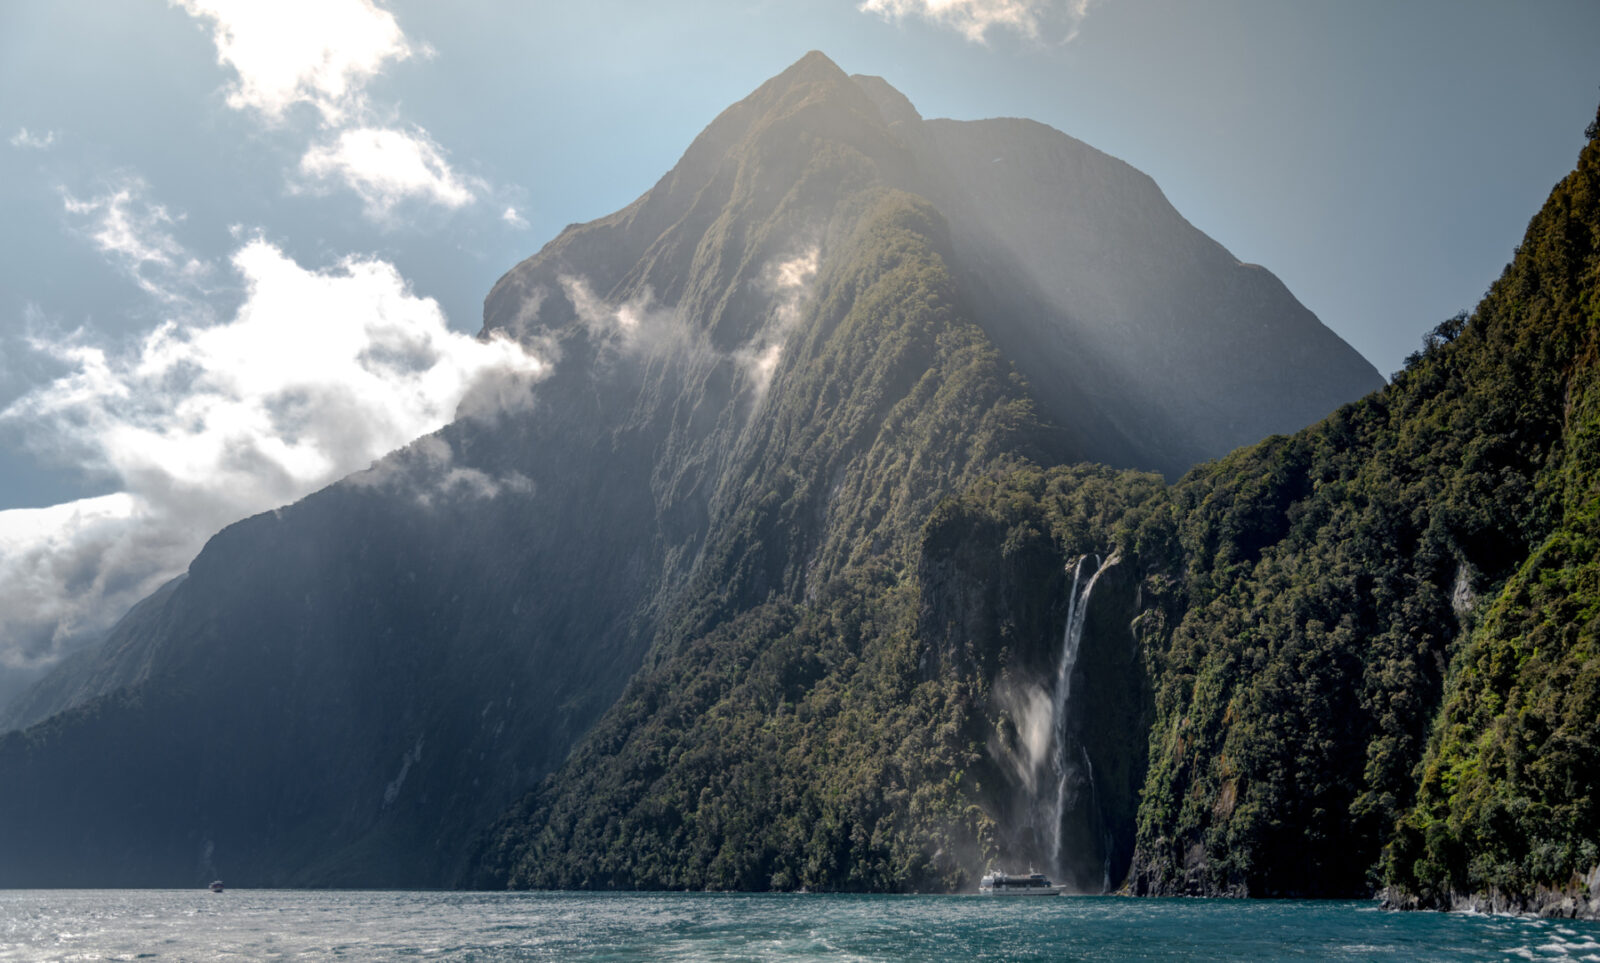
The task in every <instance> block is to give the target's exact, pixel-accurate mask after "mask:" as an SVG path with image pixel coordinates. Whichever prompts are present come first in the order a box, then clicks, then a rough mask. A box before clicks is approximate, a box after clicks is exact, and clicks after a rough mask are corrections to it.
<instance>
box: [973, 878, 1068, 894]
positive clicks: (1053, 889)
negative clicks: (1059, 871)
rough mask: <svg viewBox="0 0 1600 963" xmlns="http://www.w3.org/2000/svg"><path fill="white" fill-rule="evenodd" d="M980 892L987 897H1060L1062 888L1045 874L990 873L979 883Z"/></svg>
mask: <svg viewBox="0 0 1600 963" xmlns="http://www.w3.org/2000/svg"><path fill="white" fill-rule="evenodd" d="M978 892H980V893H982V894H984V895H985V896H1060V895H1061V887H1059V886H1057V885H1056V884H1055V883H1052V882H1051V881H1050V877H1048V876H1046V875H1045V874H1043V873H1029V874H1028V875H1026V876H1021V875H1017V876H1013V875H1011V874H1010V873H990V874H989V875H987V876H985V877H984V878H983V879H981V880H979V881H978Z"/></svg>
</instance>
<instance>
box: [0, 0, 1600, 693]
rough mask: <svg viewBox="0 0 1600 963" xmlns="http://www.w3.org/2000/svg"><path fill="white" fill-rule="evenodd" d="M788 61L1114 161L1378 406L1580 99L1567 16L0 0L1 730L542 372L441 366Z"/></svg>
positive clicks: (1542, 188)
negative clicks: (571, 236)
mask: <svg viewBox="0 0 1600 963" xmlns="http://www.w3.org/2000/svg"><path fill="white" fill-rule="evenodd" d="M811 49H819V50H822V51H823V52H824V53H826V54H828V55H829V56H830V57H832V58H833V59H834V61H835V62H837V63H838V64H839V65H840V66H841V67H843V68H844V69H845V70H846V71H849V72H851V73H866V74H877V75H880V76H883V77H885V78H886V79H887V80H888V81H889V82H890V83H891V84H893V85H895V86H896V87H897V88H898V89H899V90H900V91H901V92H903V93H904V94H906V95H907V96H908V97H909V98H910V99H911V101H912V102H913V103H914V104H915V105H916V106H917V108H918V109H919V111H920V112H921V113H922V114H923V116H925V117H954V118H959V119H975V118H982V117H994V116H1022V117H1030V118H1033V119H1035V120H1039V121H1042V122H1044V123H1047V124H1049V125H1051V126H1053V127H1056V128H1058V129H1060V130H1062V131H1065V132H1066V133H1068V134H1071V135H1072V136H1074V137H1077V138H1079V139H1080V140H1083V141H1085V142H1087V143H1089V144H1091V145H1093V146H1095V147H1097V148H1099V149H1101V150H1103V151H1106V152H1107V153H1110V154H1112V155H1114V156H1117V157H1120V158H1122V159H1123V160H1125V161H1127V162H1129V163H1130V164H1132V165H1133V166H1135V167H1137V168H1139V169H1140V170H1143V171H1144V172H1146V173H1147V174H1150V175H1151V176H1152V177H1154V178H1155V180H1156V182H1157V183H1158V184H1159V185H1160V186H1161V187H1162V189H1163V190H1164V191H1165V193H1166V195H1167V197H1168V199H1169V200H1171V201H1172V203H1173V204H1174V206H1175V207H1176V208H1177V209H1178V210H1179V211H1180V212H1181V213H1182V214H1183V215H1184V216H1185V217H1187V218H1188V219H1189V220H1190V222H1191V223H1193V224H1195V225H1196V226H1197V227H1199V228H1200V229H1201V230H1202V231H1205V232H1206V233H1208V234H1210V235H1211V236H1212V237H1214V238H1216V239H1217V240H1218V241H1220V242H1221V243H1222V244H1223V245H1224V246H1225V247H1227V248H1228V249H1229V250H1230V251H1232V252H1233V254H1234V255H1235V256H1236V257H1238V258H1239V259H1241V260H1244V261H1249V262H1254V263H1259V264H1262V265H1265V266H1266V267H1267V268H1268V269H1270V270H1272V271H1273V272H1274V273H1276V274H1277V275H1278V276H1279V277H1280V278H1281V279H1282V280H1283V281H1284V282H1285V283H1286V284H1287V285H1288V287H1289V289H1290V290H1291V291H1293V292H1294V293H1295V294H1296V295H1297V296H1298V297H1299V298H1300V299H1301V300H1302V301H1303V302H1304V303H1305V304H1306V305H1307V306H1308V307H1310V308H1311V310H1312V311H1314V312H1316V313H1317V315H1318V316H1319V317H1321V318H1322V320H1323V321H1324V322H1325V323H1326V324H1328V325H1329V326H1330V327H1332V328H1333V329H1334V330H1335V331H1337V332H1338V333H1339V334H1340V335H1342V336H1343V337H1344V338H1345V339H1346V340H1348V341H1349V342H1350V343H1351V344H1352V345H1354V346H1355V348H1356V349H1357V350H1359V351H1361V352H1362V353H1363V354H1364V355H1365V356H1366V357H1367V358H1368V359H1369V360H1371V361H1372V362H1373V364H1374V365H1376V366H1377V368H1378V369H1379V370H1380V371H1381V372H1383V373H1385V374H1388V373H1391V372H1393V371H1395V370H1397V369H1398V368H1400V367H1401V366H1402V364H1403V363H1404V358H1405V356H1406V355H1407V354H1408V353H1409V352H1411V351H1412V350H1414V349H1415V348H1416V347H1417V345H1418V344H1419V342H1420V339H1421V337H1422V335H1423V333H1424V332H1426V331H1427V330H1429V329H1430V328H1432V327H1433V326H1434V325H1436V324H1437V323H1438V322H1439V321H1441V320H1443V319H1445V318H1447V317H1450V316H1451V315H1453V314H1455V313H1456V312H1458V311H1462V310H1470V309H1471V308H1472V307H1473V306H1474V305H1475V304H1476V302H1477V300H1478V299H1479V298H1480V297H1481V295H1482V294H1483V292H1484V290H1485V289H1486V288H1487V286H1488V285H1489V283H1490V282H1491V281H1492V280H1493V279H1494V278H1495V277H1497V276H1498V275H1499V273H1500V271H1501V269H1502V267H1503V266H1504V264H1505V263H1506V261H1507V260H1508V259H1509V258H1510V256H1511V254H1512V252H1513V249H1514V247H1515V245H1516V244H1517V242H1518V241H1519V239H1520V236H1521V234H1522V231H1523V229H1524V228H1525V227H1526V224H1527V221H1528V218H1529V217H1530V216H1531V215H1532V214H1533V213H1534V212H1535V211H1536V210H1537V209H1538V207H1539V205H1540V204H1541V203H1542V201H1543V199H1544V197H1545V195H1546V193H1547V192H1548V191H1549V189H1550V187H1551V185H1552V184H1554V183H1555V181H1557V180H1558V179H1559V178H1560V177H1562V176H1563V175H1564V174H1565V173H1566V172H1567V171H1568V170H1570V169H1571V166H1572V163H1573V161H1574V159H1575V157H1576V154H1577V151H1578V149H1579V148H1580V147H1581V145H1582V143H1583V139H1582V131H1583V129H1584V127H1585V126H1586V125H1587V123H1588V122H1589V120H1591V119H1592V118H1593V117H1594V111H1595V105H1596V103H1597V101H1600V56H1596V55H1595V51H1596V50H1600V3H1594V2H1592V0H1572V2H1529V3H1523V4H1507V3H1504V2H1493V3H1491V2H1479V0H1411V2H1404V3H1393V2H1388V0H1384V2H1368V0H1341V2H1337V3H1335V2H1327V3H1317V4H1312V3H1283V2H1281V0H1249V2H1246V0H1237V2H1230V0H1220V2H1213V3H1206V4H1198V3H1193V2H1191V0H680V2H676V3H643V2H623V0H588V2H585V3H549V2H537V0H533V2H516V3H512V2H490V0H456V2H452V3H449V4H443V3H437V2H434V0H274V2H272V3H261V2H256V3H250V2H244V0H171V2H166V0H127V2H118V3H108V2H104V0H8V2H6V3H4V4H3V5H0V219H3V221H0V222H3V224H4V229H3V232H0V700H3V699H4V698H5V697H6V696H7V694H8V693H9V692H10V691H13V690H14V689H15V688H16V687H17V686H19V685H21V684H22V683H23V682H24V681H26V680H27V679H28V678H31V677H33V676H35V675H37V674H38V673H39V672H40V671H43V670H44V669H45V668H47V667H48V666H49V665H50V664H52V663H53V662H55V661H56V660H57V659H58V658H59V657H60V656H61V655H62V654H63V653H65V652H68V651H70V650H72V649H73V648H74V647H76V646H81V645H83V644H84V643H85V642H86V641H87V640H90V639H92V638H95V637H97V635H98V634H99V633H101V632H103V630H104V629H105V627H106V626H107V625H108V624H110V622H111V621H112V620H114V619H115V618H117V617H119V616H120V615H121V614H122V613H123V612H124V611H126V609H127V608H128V607H129V606H130V605H131V604H132V603H133V602H135V601H137V600H138V599H139V598H141V597H143V596H144V595H145V594H148V593H149V592H150V591H151V590H153V589H154V588H156V587H157V586H159V585H160V584H161V583H162V582H163V581H165V580H166V579H168V578H171V577H173V576H174V575H176V574H178V573H180V572H182V571H183V569H184V568H185V567H186V566H187V564H188V562H189V560H190V559H191V558H192V557H193V556H194V554H195V553H196V552H197V551H198V550H199V548H200V547H201V546H202V545H203V544H204V541H205V539H206V538H208V537H209V536H210V535H211V534H213V533H214V532H216V531H217V530H219V529H220V528H222V527H223V526H225V525H227V524H228V523H230V522H232V521H234V520H236V519H238V518H242V517H245V516H247V515H249V514H253V513H256V512H260V511H265V510H270V509H271V508H273V507H276V506H278V505H281V504H285V503H288V502H291V501H293V500H295V499H297V498H299V497H302V496H304V495H305V494H308V493H309V492H311V491H313V490H315V489H317V488H319V487H321V486H323V485H326V484H329V483H331V482H332V481H335V480H337V479H338V478H340V477H343V476H344V475H347V474H349V473H350V472H353V471H356V470H360V469H362V468H365V467H367V466H368V465H369V464H370V463H371V462H372V461H373V460H374V459H376V458H378V457H380V456H381V455H383V454H384V453H385V452H387V451H389V450H392V449H393V448H396V447H398V446H400V445H403V444H405V443H406V442H408V441H410V440H411V439H413V438H416V437H418V436H420V435H422V434H425V433H427V432H429V431H432V430H433V429H435V428H438V427H439V426H441V425H442V424H444V423H445V422H447V421H448V420H450V418H451V416H452V414H453V413H454V411H455V407H456V405H457V404H458V403H459V402H460V401H461V399H462V398H463V397H465V396H467V395H468V394H469V393H471V392H472V390H473V388H474V386H476V385H478V384H480V383H481V382H482V381H483V379H485V378H491V377H498V376H501V375H503V374H505V373H507V372H510V373H514V374H516V375H518V376H521V377H525V378H530V379H537V378H538V377H539V376H541V374H542V373H543V372H545V371H547V370H548V365H547V362H546V361H545V360H544V359H541V358H539V357H537V356H535V355H533V354H530V353H528V352H527V351H526V350H524V349H522V348H520V347H518V346H517V345H514V344H510V343H507V342H504V341H484V340H479V339H477V338H476V337H475V336H476V334H477V333H478V330H479V327H480V312H481V306H482V299H483V297H484V295H485V294H486V293H487V292H488V290H489V288H490V286H491V285H492V284H493V283H494V281H495V280H496V279H497V278H498V277H499V276H500V275H501V274H503V273H504V272H505V271H506V270H508V269H509V268H511V267H512V266H513V265H514V264H516V263H517V262H518V261H520V260H521V259H523V258H525V257H528V256H530V255H532V254H534V253H535V252H536V251H537V250H538V249H539V247H540V246H541V245H542V244H543V243H545V242H546V241H547V240H549V239H550V238H552V237H554V236H555V234H556V233H557V232H559V231H560V229H561V228H562V227H563V226H565V225H566V224H568V223H573V222H581V221H587V220H592V219H594V218H597V217H600V216H603V215H605V214H608V213H610V212H611V211H613V210H616V209H617V208H620V207H622V206H624V205H626V204H627V203H629V202H630V201H632V200H633V199H634V198H635V197H637V196H638V195H639V194H641V193H643V192H644V191H645V190H647V189H648V188H649V187H650V186H651V185H652V184H653V183H654V182H655V181H656V180H657V179H658V178H659V177H660V176H661V175H662V174H664V173H665V172H666V171H667V170H668V169H670V168H671V166H672V165H673V164H674V163H675V162H676V160H677V158H678V156H679V155H680V154H681V153H682V151H683V150H684V148H686V147H687V146H688V144H689V142H690V141H691V140H692V139H693V138H694V136H695V135H696V134H697V133H698V132H699V131H700V130H701V129H703V128H704V127H705V126H706V125H707V124H708V123H709V122H710V121H711V119H712V118H713V117H715V116H716V115H717V113H718V112H720V111H721V110H722V109H723V108H725V107H727V106H728V105H729V104H732V103H733V102H735V101H737V100H739V99H740V98H742V97H743V96H745V95H746V94H747V93H749V92H750V91H751V90H753V89H754V88H755V87H757V86H758V85H759V84H760V83H761V82H762V81H764V80H766V79H767V78H768V77H770V76H772V75H774V74H777V73H779V72H780V71H782V70H783V69H784V68H785V67H786V66H788V65H789V64H790V63H792V62H793V61H795V60H797V59H799V58H800V57H801V56H802V55H803V54H804V53H805V52H806V51H808V50H811Z"/></svg>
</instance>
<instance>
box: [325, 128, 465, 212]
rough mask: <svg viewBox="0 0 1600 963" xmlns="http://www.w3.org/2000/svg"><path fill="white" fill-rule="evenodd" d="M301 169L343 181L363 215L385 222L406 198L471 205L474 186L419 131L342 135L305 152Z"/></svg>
mask: <svg viewBox="0 0 1600 963" xmlns="http://www.w3.org/2000/svg"><path fill="white" fill-rule="evenodd" d="M300 170H301V172H302V173H304V174H306V175H308V176H310V177H312V178H315V179H317V180H322V181H326V180H329V179H333V178H337V179H339V180H342V181H343V182H344V183H345V184H346V185H348V186H349V187H350V188H351V189H352V190H354V191H355V192H356V193H357V194H358V195H360V196H361V199H362V200H363V201H365V202H366V209H367V214H368V216H369V217H372V218H374V219H375V220H384V219H386V218H388V217H389V215H390V214H392V213H393V212H394V208H395V206H396V205H397V204H399V203H400V202H402V201H405V200H410V199H417V200H424V201H430V202H432V203H435V204H439V205H441V206H443V207H448V208H451V209H454V208H458V207H462V206H465V205H467V204H470V203H472V200H473V196H474V195H473V187H475V186H477V185H476V183H475V182H472V181H470V180H468V179H465V178H462V177H459V176H457V175H456V173H455V172H454V171H452V170H451V169H450V165H449V164H448V163H446V162H445V159H444V157H443V155H442V154H441V153H440V151H439V147H438V145H436V144H434V142H433V140H432V139H431V138H429V137H428V136H427V134H426V133H424V132H422V131H420V130H419V131H417V132H415V133H407V132H405V131H400V130H386V129H381V128H373V127H359V128H355V129H353V130H346V131H341V132H340V134H339V136H338V137H337V138H335V139H334V140H333V141H332V142H331V143H327V144H319V145H315V146H313V147H312V148H311V149H310V150H309V151H307V152H306V155H305V156H304V157H302V158H301V159H300Z"/></svg>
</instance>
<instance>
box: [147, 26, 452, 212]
mask: <svg viewBox="0 0 1600 963" xmlns="http://www.w3.org/2000/svg"><path fill="white" fill-rule="evenodd" d="M170 2H171V3H172V4H173V5H175V6H180V7H182V8H183V9H184V10H185V11H186V12H187V13H188V14H189V15H190V16H192V17H195V18H197V19H200V20H203V21H205V22H207V23H209V24H210V25H211V27H212V39H213V41H214V42H215V43H216V47H217V62H218V63H220V64H223V65H224V66H226V67H230V68H232V69H233V71H234V72H235V74H236V75H237V80H236V81H235V83H234V84H233V85H232V86H231V87H230V88H229V91H228V105H229V106H230V107H233V108H234V109H236V110H249V111H254V112H255V113H257V114H259V115H260V116H261V117H263V118H265V119H266V120H267V121H269V122H271V123H282V122H284V121H285V120H286V119H287V117H288V115H289V112H290V110H291V109H292V108H293V107H295V106H296V105H298V104H308V105H310V106H312V107H314V108H315V109H316V111H317V115H318V117H319V120H320V123H321V126H322V127H323V128H324V130H325V131H329V132H331V133H330V134H329V135H327V136H325V137H324V139H323V140H322V142H321V143H317V144H313V145H312V146H311V147H310V148H309V149H308V150H307V151H306V152H305V154H304V155H303V156H302V157H301V159H300V173H301V174H302V175H305V176H308V177H310V178H312V179H314V180H317V181H323V182H326V181H330V180H331V181H338V182H340V183H343V184H344V185H345V186H347V187H349V188H350V189H351V190H353V191H355V192H356V194H357V195H359V196H360V197H361V199H362V200H363V201H365V202H366V207H365V209H366V213H367V215H368V216H369V217H371V218H373V219H375V220H379V221H383V220H387V219H388V218H389V216H390V215H391V214H392V213H393V210H394V208H395V205H396V204H398V203H400V202H401V201H405V200H417V201H424V202H428V203H432V204H438V205H440V206H442V207H445V208H447V209H450V210H455V209H457V208H460V207H463V206H465V205H467V204H469V203H471V202H472V200H473V198H474V197H475V196H476V194H477V193H479V192H480V191H481V190H482V189H483V188H484V185H483V184H482V183H481V182H479V181H478V180H477V179H475V178H471V177H465V176H463V175H460V174H458V173H456V172H455V171H454V170H452V169H451V167H450V165H449V163H448V162H447V161H446V160H445V158H444V153H443V151H442V150H441V149H440V148H439V146H438V145H437V144H436V143H434V141H433V139H432V138H431V137H429V136H428V134H427V132H426V131H424V130H423V129H421V128H420V127H413V128H412V129H411V130H410V131H403V130H397V129H393V128H391V127H384V126H378V125H376V123H375V121H374V116H375V115H376V114H377V113H378V112H376V111H374V110H373V109H372V107H371V106H370V105H369V104H368V102H367V96H366V85H367V83H368V82H369V81H371V79H372V78H373V77H374V76H376V75H377V74H378V73H379V72H381V71H382V70H383V69H384V67H385V66H386V65H388V64H389V63H391V62H399V61H402V60H406V59H408V58H410V57H413V56H417V55H422V56H430V55H431V53H432V51H431V50H430V48H428V47H427V46H426V45H422V46H420V47H419V46H415V45H413V44H412V43H411V41H410V40H408V39H407V38H406V36H405V34H404V32H402V31H401V29H400V25H399V23H398V22H396V20H395V18H394V14H392V13H390V12H389V11H387V10H385V9H383V8H381V7H379V6H378V5H377V4H375V3H373V2H372V0H276V2H273V3H261V2H259V0H170Z"/></svg>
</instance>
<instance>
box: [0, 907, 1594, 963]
mask: <svg viewBox="0 0 1600 963" xmlns="http://www.w3.org/2000/svg"><path fill="white" fill-rule="evenodd" d="M416 958H423V959H442V960H541V959H550V960H813V959H814V960H915V961H936V960H951V961H963V963H967V961H974V960H1216V959H1240V960H1245V959H1248V960H1413V961H1415V960H1489V959H1508V958H1509V959H1518V958H1524V959H1582V960H1597V961H1600V924H1594V923H1568V922H1564V921H1557V920H1538V919H1526V918H1518V917H1505V916H1472V915H1464V914H1441V913H1386V912H1381V911H1379V910H1377V909H1375V908H1374V907H1373V906H1372V905H1371V904H1367V903H1311V902H1264V901H1263V902H1252V901H1236V900H1141V899H1122V898H1118V897H1107V896H1084V897H1072V896H1069V897H1059V898H1056V899H1049V898H1039V899H1009V900H1008V899H995V898H989V897H980V896H822V895H812V896H807V895H763V896H758V895H748V896H746V895H723V894H702V893H670V894H642V893H640V894H633V893H625V894H604V895H593V894H580V893H350V892H307V891H288V890H268V891H250V890H232V891H229V892H227V893H223V894H220V895H214V894H211V893H208V892H205V891H199V892H189V891H172V890H165V891H162V890H107V891H10V892H6V891H0V961H9V960H114V959H128V960H131V959H149V960H259V959H280V960H282V959H307V960H320V959H344V960H394V959H416Z"/></svg>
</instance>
